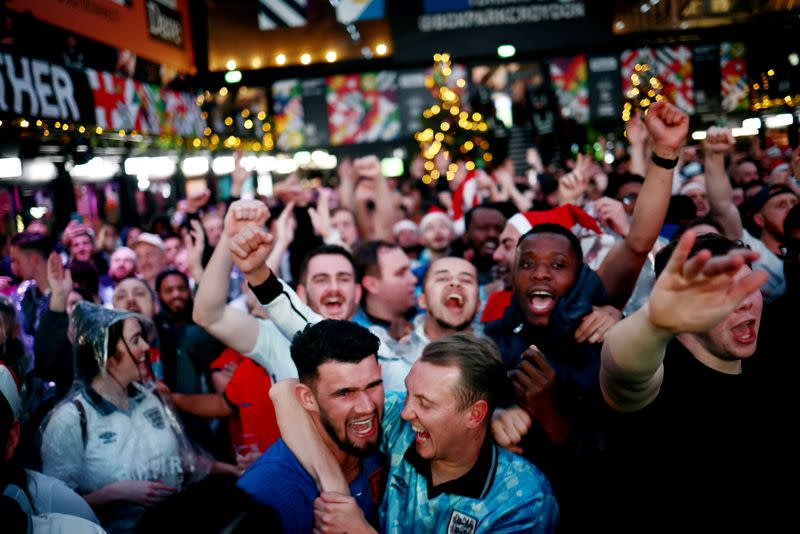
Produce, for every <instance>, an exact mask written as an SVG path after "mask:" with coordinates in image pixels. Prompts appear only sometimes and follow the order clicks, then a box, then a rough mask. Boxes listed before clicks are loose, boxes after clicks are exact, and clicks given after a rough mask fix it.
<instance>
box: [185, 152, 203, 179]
mask: <svg viewBox="0 0 800 534" xmlns="http://www.w3.org/2000/svg"><path fill="white" fill-rule="evenodd" d="M181 171H183V175H184V176H203V175H204V174H206V173H207V172H208V158H206V157H204V156H193V157H190V158H186V159H184V160H183V162H181Z"/></svg>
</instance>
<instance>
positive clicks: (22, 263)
mask: <svg viewBox="0 0 800 534" xmlns="http://www.w3.org/2000/svg"><path fill="white" fill-rule="evenodd" d="M52 251H53V242H52V240H51V239H50V238H49V237H48V236H47V235H45V234H38V233H31V232H22V233H19V234H17V235H15V236H14V237H12V238H11V254H10V256H11V272H12V273H14V276H17V277H19V278H21V279H22V280H23V282H22V283H21V284H20V285H19V287H17V290H16V292H15V294H14V305H15V306H16V308H17V313H18V314H19V316H20V321H19V324H20V326H21V327H22V332H21V336H20V337H21V339H22V341H23V343H24V345H25V348H26V350H27V352H28V353H29V354H30V353H32V352H33V336H34V334H35V333H36V330H37V328H38V326H39V319H40V317H41V315H42V313H43V312H44V310H46V309H47V306H48V304H49V301H50V296H49V295H50V285H49V283H48V281H47V258H48V256H49V255H50V253H51V252H52Z"/></svg>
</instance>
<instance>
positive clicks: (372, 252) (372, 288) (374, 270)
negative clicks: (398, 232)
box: [353, 241, 417, 338]
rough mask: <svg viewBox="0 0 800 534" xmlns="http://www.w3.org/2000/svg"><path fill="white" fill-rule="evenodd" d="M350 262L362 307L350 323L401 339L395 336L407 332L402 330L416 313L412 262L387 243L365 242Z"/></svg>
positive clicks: (358, 246)
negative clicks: (359, 291)
mask: <svg viewBox="0 0 800 534" xmlns="http://www.w3.org/2000/svg"><path fill="white" fill-rule="evenodd" d="M353 261H354V263H355V265H356V273H357V276H358V278H359V280H360V281H361V286H362V287H363V288H364V298H363V300H362V306H361V308H360V309H359V310H358V313H356V315H355V316H354V317H353V320H354V321H355V322H357V323H359V324H361V325H363V326H366V327H368V328H369V327H374V326H378V327H381V329H383V330H385V331H386V334H387V335H388V337H394V338H399V337H402V336H401V335H396V333H397V332H403V331H404V330H406V331H407V330H408V328H404V327H407V326H409V321H410V320H411V319H412V318H413V317H414V315H415V311H416V310H415V309H414V300H415V298H416V294H415V290H416V283H417V279H416V277H415V276H414V274H413V273H412V272H411V260H410V259H409V258H408V256H407V255H406V253H405V252H403V249H401V248H400V247H398V246H397V245H394V244H392V243H389V242H388V241H366V242H363V243H359V244H358V245H357V246H356V247H355V249H354V250H353ZM392 334H395V335H392ZM379 337H381V336H379Z"/></svg>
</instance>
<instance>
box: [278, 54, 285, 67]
mask: <svg viewBox="0 0 800 534" xmlns="http://www.w3.org/2000/svg"><path fill="white" fill-rule="evenodd" d="M275 63H277V64H278V65H284V64H286V54H278V55H277V56H275Z"/></svg>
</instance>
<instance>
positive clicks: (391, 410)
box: [381, 391, 406, 454]
mask: <svg viewBox="0 0 800 534" xmlns="http://www.w3.org/2000/svg"><path fill="white" fill-rule="evenodd" d="M405 402H406V393H405V392H404V391H390V392H387V393H386V400H385V402H384V404H383V421H382V423H381V427H382V429H383V439H382V440H381V452H382V453H384V454H390V453H391V450H392V445H393V444H394V443H395V441H397V439H398V438H399V437H400V436H402V435H403V429H404V428H405V421H403V419H401V418H400V413H401V412H402V411H403V406H404V405H405Z"/></svg>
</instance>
